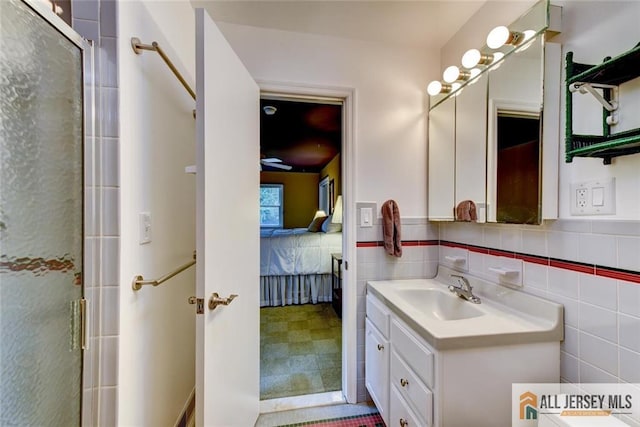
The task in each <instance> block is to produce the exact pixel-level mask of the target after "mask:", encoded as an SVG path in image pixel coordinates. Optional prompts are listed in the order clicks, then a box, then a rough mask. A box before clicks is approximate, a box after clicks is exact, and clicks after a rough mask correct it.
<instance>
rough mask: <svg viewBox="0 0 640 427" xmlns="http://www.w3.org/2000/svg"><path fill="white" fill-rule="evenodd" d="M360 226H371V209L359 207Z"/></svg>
mask: <svg viewBox="0 0 640 427" xmlns="http://www.w3.org/2000/svg"><path fill="white" fill-rule="evenodd" d="M360 227H373V209H371V208H362V209H360Z"/></svg>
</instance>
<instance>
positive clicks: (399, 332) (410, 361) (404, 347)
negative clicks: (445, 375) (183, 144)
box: [391, 319, 434, 388]
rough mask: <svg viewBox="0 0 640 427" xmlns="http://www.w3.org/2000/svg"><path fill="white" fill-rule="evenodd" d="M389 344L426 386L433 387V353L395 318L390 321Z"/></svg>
mask: <svg viewBox="0 0 640 427" xmlns="http://www.w3.org/2000/svg"><path fill="white" fill-rule="evenodd" d="M391 346H392V347H393V349H394V350H395V351H396V353H398V354H401V355H402V358H403V359H404V361H405V362H406V363H407V365H408V366H409V367H410V368H411V369H412V370H413V372H415V373H416V374H417V375H418V377H420V379H421V380H422V381H424V382H425V384H427V386H428V387H430V388H433V386H434V381H433V353H432V352H431V351H429V349H428V348H427V347H426V345H425V344H423V343H422V342H421V339H420V338H419V337H417V336H415V334H414V333H413V332H411V331H410V330H409V329H408V328H407V327H406V326H405V325H404V324H402V323H400V322H399V321H398V320H397V319H393V320H392V322H391Z"/></svg>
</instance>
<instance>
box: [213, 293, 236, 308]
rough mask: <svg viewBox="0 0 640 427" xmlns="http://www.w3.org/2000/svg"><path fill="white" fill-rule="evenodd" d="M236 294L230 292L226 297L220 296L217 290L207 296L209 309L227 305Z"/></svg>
mask: <svg viewBox="0 0 640 427" xmlns="http://www.w3.org/2000/svg"><path fill="white" fill-rule="evenodd" d="M237 296H238V295H235V294H231V295H229V297H228V298H221V297H220V295H218V293H217V292H214V293H212V294H211V297H210V298H209V310H215V309H216V307H218V306H219V305H229V304H231V301H233V300H234V299H235V298H236V297H237Z"/></svg>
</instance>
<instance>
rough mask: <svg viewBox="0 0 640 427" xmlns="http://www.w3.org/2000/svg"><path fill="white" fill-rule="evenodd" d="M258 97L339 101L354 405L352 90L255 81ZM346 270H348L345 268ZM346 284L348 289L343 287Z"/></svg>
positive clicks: (348, 364)
mask: <svg viewBox="0 0 640 427" xmlns="http://www.w3.org/2000/svg"><path fill="white" fill-rule="evenodd" d="M256 82H257V83H258V86H259V87H260V94H261V95H264V94H274V95H275V94H277V95H282V96H284V97H290V98H294V99H295V98H322V97H326V98H339V99H342V102H343V108H342V115H343V126H342V150H341V154H340V163H341V164H340V167H341V169H342V194H343V203H344V205H343V209H344V213H343V217H342V218H343V220H342V221H343V222H342V224H343V227H342V257H343V260H344V262H343V265H344V266H345V270H344V272H343V276H342V281H343V288H342V298H343V310H342V343H343V345H342V394H343V396H344V397H345V399H346V401H347V403H356V402H357V385H358V359H357V351H358V325H357V311H358V310H357V302H358V294H357V286H356V285H357V282H356V262H355V261H354V260H355V259H356V221H355V220H356V214H355V208H354V207H355V202H354V200H353V198H354V197H355V179H354V177H355V174H356V166H357V164H356V156H355V152H356V138H355V125H356V123H355V117H356V116H355V101H356V91H355V89H353V88H347V87H335V86H324V85H308V84H299V83H291V82H277V81H269V80H259V79H256ZM347 266H348V268H347ZM344 284H346V285H347V286H344Z"/></svg>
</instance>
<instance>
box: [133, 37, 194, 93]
mask: <svg viewBox="0 0 640 427" xmlns="http://www.w3.org/2000/svg"><path fill="white" fill-rule="evenodd" d="M131 48H132V49H133V51H134V52H135V53H136V55H140V54H141V53H142V51H143V50H151V51H154V52H158V55H160V58H162V60H163V61H164V62H165V64H167V66H168V67H169V69H171V71H172V72H173V74H174V75H175V76H176V77H177V78H178V80H180V83H182V86H184V88H185V89H186V90H187V92H189V95H191V97H192V98H193V99H196V93H195V92H194V91H193V89H191V86H189V83H187V81H186V80H185V79H184V77H182V74H180V71H178V69H177V68H176V67H175V65H173V62H171V60H170V59H169V57H168V56H167V55H166V54H165V53H164V50H162V48H161V47H160V46H159V45H158V42H152V43H151V44H150V45H149V44H143V43H142V42H141V41H140V39H139V38H137V37H131Z"/></svg>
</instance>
